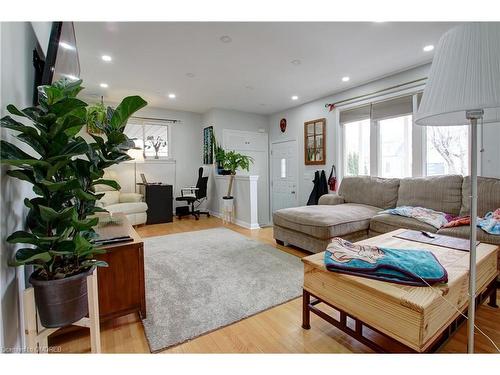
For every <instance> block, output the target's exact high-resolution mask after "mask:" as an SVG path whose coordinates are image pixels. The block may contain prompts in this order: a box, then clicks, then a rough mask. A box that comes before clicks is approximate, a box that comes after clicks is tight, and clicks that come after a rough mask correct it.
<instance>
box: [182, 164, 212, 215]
mask: <svg viewBox="0 0 500 375" xmlns="http://www.w3.org/2000/svg"><path fill="white" fill-rule="evenodd" d="M207 185H208V176H207V177H203V167H200V169H198V182H196V186H191V187H185V188H182V189H181V196H180V197H176V198H175V200H176V201H177V202H187V203H188V204H190V205H191V211H188V212H186V213H183V214H177V218H178V219H181V218H182V216H188V215H189V216H190V215H193V216H194V218H195V219H196V220H198V219H199V218H200V215H207V217H210V213H209V212H208V211H200V210H198V209H197V208H198V207H200V205H201V204H202V203H203V202H204V201H206V200H207ZM195 204H196V207H195Z"/></svg>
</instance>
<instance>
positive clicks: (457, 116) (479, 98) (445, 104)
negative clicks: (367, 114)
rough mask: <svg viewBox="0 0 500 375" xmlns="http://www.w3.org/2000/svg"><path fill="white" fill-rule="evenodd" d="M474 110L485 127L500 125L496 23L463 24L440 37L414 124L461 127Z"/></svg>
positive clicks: (499, 35)
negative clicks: (467, 112) (496, 123)
mask: <svg viewBox="0 0 500 375" xmlns="http://www.w3.org/2000/svg"><path fill="white" fill-rule="evenodd" d="M475 109H483V110H484V115H483V122H485V123H488V122H498V121H500V23H494V22H491V23H467V24H464V25H461V26H457V27H455V28H453V29H451V30H449V31H448V32H447V33H446V34H444V35H443V36H442V37H441V39H440V41H439V44H438V47H437V49H436V53H435V55H434V59H433V61H432V66H431V69H430V72H429V78H428V80H427V83H426V85H425V89H424V94H423V96H422V101H421V103H420V107H419V109H418V112H417V114H416V116H415V122H416V123H417V124H418V125H430V126H438V125H465V124H468V123H469V120H467V118H466V116H465V112H466V111H468V110H475Z"/></svg>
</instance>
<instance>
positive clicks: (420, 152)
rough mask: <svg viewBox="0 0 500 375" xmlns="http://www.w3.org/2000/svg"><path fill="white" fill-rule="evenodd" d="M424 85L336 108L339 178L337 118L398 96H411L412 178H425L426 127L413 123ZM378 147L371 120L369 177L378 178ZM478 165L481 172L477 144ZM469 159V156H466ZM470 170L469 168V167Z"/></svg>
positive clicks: (375, 125) (341, 130)
mask: <svg viewBox="0 0 500 375" xmlns="http://www.w3.org/2000/svg"><path fill="white" fill-rule="evenodd" d="M424 87H425V84H419V85H417V86H413V87H409V88H406V89H403V90H399V91H394V92H390V93H387V94H384V95H379V96H372V97H370V98H367V99H364V100H360V101H355V102H354V101H353V102H350V103H347V104H344V105H341V106H339V107H337V108H336V110H337V124H339V135H340V136H339V139H341V144H340V145H339V154H338V157H339V159H338V160H339V161H340V162H339V167H340V168H338V169H339V176H340V177H341V178H343V177H344V176H345V171H344V162H345V160H344V159H345V152H344V145H345V131H344V126H343V125H342V124H340V122H339V117H340V112H341V111H345V110H348V109H352V108H356V107H360V106H363V105H367V104H370V103H375V102H379V101H383V100H389V99H394V98H397V97H400V96H405V95H411V96H412V104H413V113H412V132H411V137H412V177H425V176H426V175H427V168H426V167H427V127H426V126H420V125H417V124H416V123H415V115H416V113H417V109H418V106H417V95H418V94H419V93H420V92H422V91H423V90H424ZM481 134H482V127H481V126H479V127H478V139H481ZM379 145H380V132H379V126H378V121H375V120H373V119H372V120H371V121H370V176H379V167H380V153H379ZM468 147H469V149H470V131H469V145H468ZM478 150H479V154H478V164H479V169H478V171H481V168H480V167H481V156H482V155H481V150H482V147H481V145H479V144H478ZM468 157H469V156H468ZM469 164H470V160H469ZM469 168H470V166H469Z"/></svg>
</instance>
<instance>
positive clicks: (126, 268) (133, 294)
mask: <svg viewBox="0 0 500 375" xmlns="http://www.w3.org/2000/svg"><path fill="white" fill-rule="evenodd" d="M113 216H119V217H120V219H121V220H123V221H122V223H121V224H119V225H107V226H104V227H100V228H97V229H96V232H97V233H99V234H100V235H102V236H103V237H109V236H125V235H128V236H130V237H132V238H133V241H130V242H122V243H117V244H114V245H105V246H104V247H103V248H104V249H105V250H106V253H105V254H101V255H99V256H98V257H97V258H98V259H99V260H104V261H105V262H107V263H108V267H100V269H99V273H98V281H99V282H98V285H99V311H100V317H101V320H107V319H111V318H116V317H119V316H123V315H127V314H130V313H134V312H137V313H139V316H140V317H141V318H142V319H144V318H145V317H146V293H145V284H144V283H145V282H144V243H143V241H142V238H141V237H140V236H139V235H138V234H137V232H136V231H135V229H134V228H133V227H132V225H131V224H130V222H129V221H128V220H127V217H126V216H125V215H123V214H114V215H113Z"/></svg>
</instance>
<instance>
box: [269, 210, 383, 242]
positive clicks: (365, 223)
mask: <svg viewBox="0 0 500 375" xmlns="http://www.w3.org/2000/svg"><path fill="white" fill-rule="evenodd" d="M379 211H380V208H378V207H373V206H368V205H364V204H356V203H346V204H339V205H335V206H329V205H328V206H327V205H320V206H302V207H293V208H285V209H282V210H278V211H276V212H274V214H273V223H274V224H275V225H278V226H281V227H284V228H288V229H292V230H295V231H297V232H301V233H305V234H307V235H310V236H312V237H316V238H319V239H328V238H332V237H336V236H342V235H345V234H348V233H353V232H357V231H361V230H367V229H368V227H369V224H370V218H371V217H372V216H373V215H375V214H376V213H377V212H379Z"/></svg>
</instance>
